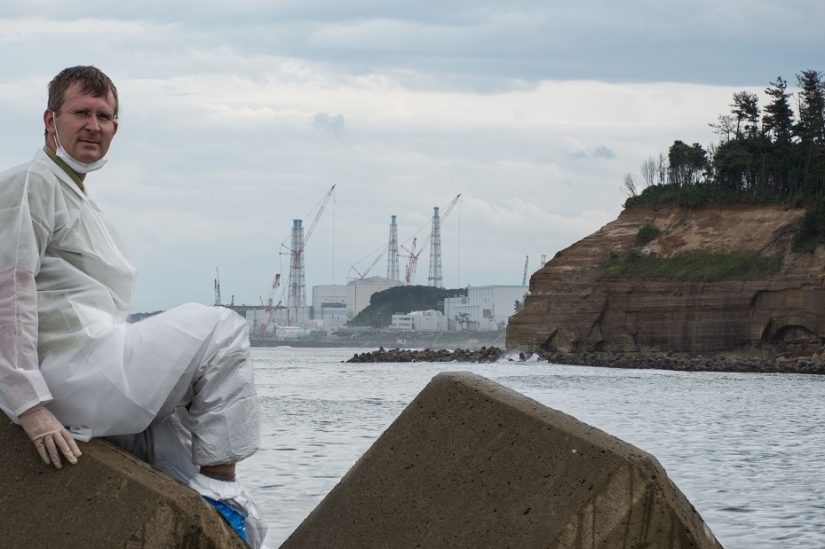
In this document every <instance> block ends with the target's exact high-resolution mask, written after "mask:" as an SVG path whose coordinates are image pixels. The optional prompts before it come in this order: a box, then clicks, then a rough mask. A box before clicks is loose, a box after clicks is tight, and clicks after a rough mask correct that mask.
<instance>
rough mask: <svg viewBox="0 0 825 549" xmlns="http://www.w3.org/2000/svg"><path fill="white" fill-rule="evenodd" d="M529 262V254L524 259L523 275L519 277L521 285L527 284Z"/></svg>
mask: <svg viewBox="0 0 825 549" xmlns="http://www.w3.org/2000/svg"><path fill="white" fill-rule="evenodd" d="M529 264H530V256H529V255H528V256H527V257H526V258H525V259H524V276H523V277H521V285H522V286H527V265H529Z"/></svg>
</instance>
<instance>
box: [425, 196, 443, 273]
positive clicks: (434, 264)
mask: <svg viewBox="0 0 825 549" xmlns="http://www.w3.org/2000/svg"><path fill="white" fill-rule="evenodd" d="M427 286H430V287H433V288H443V287H444V277H443V276H442V274H441V219H440V218H439V217H438V206H436V207H435V208H433V227H432V233H431V237H430V276H429V278H427Z"/></svg>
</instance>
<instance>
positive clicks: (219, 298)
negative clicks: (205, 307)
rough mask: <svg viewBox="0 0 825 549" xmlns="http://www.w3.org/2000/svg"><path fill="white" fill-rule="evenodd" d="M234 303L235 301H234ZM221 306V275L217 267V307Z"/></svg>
mask: <svg viewBox="0 0 825 549" xmlns="http://www.w3.org/2000/svg"><path fill="white" fill-rule="evenodd" d="M233 301H234V300H233ZM220 305H221V273H220V272H218V268H217V267H215V307H220Z"/></svg>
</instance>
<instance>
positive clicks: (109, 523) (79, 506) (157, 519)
mask: <svg viewBox="0 0 825 549" xmlns="http://www.w3.org/2000/svg"><path fill="white" fill-rule="evenodd" d="M0 418H1V419H0V547H2V548H3V549H35V548H36V549H46V548H55V549H57V548H59V549H96V548H105V549H115V548H123V549H167V548H168V549H172V548H176V549H178V548H180V549H224V548H226V549H242V548H246V547H247V546H246V544H245V543H243V541H242V540H241V539H240V538H239V537H238V536H237V535H236V534H235V533H234V532H233V531H232V530H231V529H230V528H229V526H228V525H226V523H225V522H224V520H223V519H222V518H221V517H220V515H218V513H217V512H216V511H215V510H214V509H213V508H212V507H211V506H209V504H208V503H206V502H205V501H204V500H203V498H201V496H200V495H198V494H197V493H196V492H194V491H193V490H190V489H189V488H187V487H186V486H184V485H183V484H181V483H180V482H178V481H176V480H174V479H172V478H170V477H168V476H166V475H165V474H163V473H161V472H160V471H158V470H156V469H154V468H152V467H150V466H149V465H147V464H145V463H143V462H142V461H140V460H138V459H136V458H134V457H133V456H131V455H129V454H127V453H125V452H123V451H121V450H120V449H118V448H115V447H114V446H112V445H110V444H107V443H105V442H102V441H98V440H93V441H91V442H90V443H88V444H84V443H79V445H80V449H81V451H82V452H83V456H82V457H81V458H80V459H79V461H78V464H77V465H68V464H67V465H65V466H64V468H63V469H62V470H56V469H54V467H52V466H50V465H46V464H44V463H43V462H42V460H41V459H40V457H39V456H38V455H37V452H36V451H35V449H34V445H32V443H31V442H30V441H29V439H28V437H26V434H25V433H24V432H23V429H22V428H20V427H18V426H16V425H14V424H12V423H10V422H9V421H8V418H6V417H5V416H4V415H3V414H0Z"/></svg>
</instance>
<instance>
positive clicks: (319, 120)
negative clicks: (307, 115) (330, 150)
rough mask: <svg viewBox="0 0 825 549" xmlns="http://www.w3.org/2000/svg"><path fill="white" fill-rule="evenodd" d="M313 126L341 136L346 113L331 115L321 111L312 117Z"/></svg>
mask: <svg viewBox="0 0 825 549" xmlns="http://www.w3.org/2000/svg"><path fill="white" fill-rule="evenodd" d="M312 127H313V128H315V129H316V130H321V131H324V132H327V133H331V134H334V135H335V137H338V138H340V137H341V136H342V135H343V133H344V115H343V114H335V115H332V116H330V115H329V114H327V113H325V112H319V113H317V114H316V115H315V118H313V119H312Z"/></svg>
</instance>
